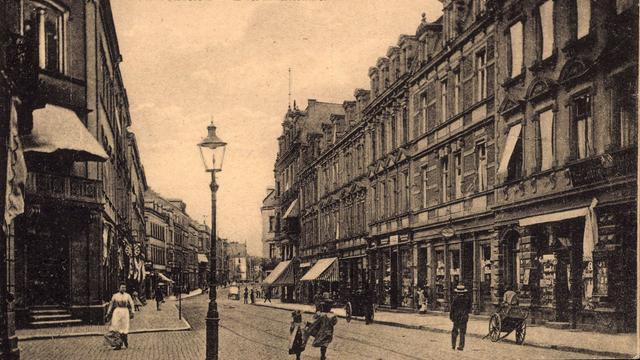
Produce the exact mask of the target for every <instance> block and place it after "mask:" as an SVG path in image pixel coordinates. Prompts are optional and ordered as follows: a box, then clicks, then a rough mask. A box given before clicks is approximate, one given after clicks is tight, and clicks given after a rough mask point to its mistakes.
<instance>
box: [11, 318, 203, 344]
mask: <svg viewBox="0 0 640 360" xmlns="http://www.w3.org/2000/svg"><path fill="white" fill-rule="evenodd" d="M182 322H183V323H184V326H182V327H177V328H155V329H154V328H151V329H137V330H131V331H129V334H147V333H163V332H177V331H191V329H192V328H191V324H189V322H188V321H187V319H185V318H184V317H182ZM104 334H105V333H104V332H97V331H88V332H82V333H68V334H37V335H24V336H18V341H32V340H54V339H65V338H73V337H88V336H104Z"/></svg>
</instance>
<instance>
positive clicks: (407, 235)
mask: <svg viewBox="0 0 640 360" xmlns="http://www.w3.org/2000/svg"><path fill="white" fill-rule="evenodd" d="M398 241H400V242H405V241H409V234H404V235H400V239H399V240H398Z"/></svg>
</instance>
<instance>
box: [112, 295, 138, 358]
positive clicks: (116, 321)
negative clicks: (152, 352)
mask: <svg viewBox="0 0 640 360" xmlns="http://www.w3.org/2000/svg"><path fill="white" fill-rule="evenodd" d="M126 291H127V286H126V285H125V284H124V283H122V284H120V289H119V291H118V292H117V293H115V294H113V296H112V297H111V303H110V304H109V310H108V311H107V315H106V316H105V322H108V321H109V320H110V321H111V325H110V326H109V333H108V334H107V335H109V334H114V333H118V334H119V335H120V340H121V341H122V343H120V342H117V341H116V342H112V343H111V344H112V346H113V349H114V350H120V349H121V348H122V345H124V346H125V347H126V348H129V321H130V319H133V308H134V304H133V299H131V295H129V294H128V293H127V292H126Z"/></svg>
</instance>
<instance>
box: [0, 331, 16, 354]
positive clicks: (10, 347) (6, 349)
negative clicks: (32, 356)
mask: <svg viewBox="0 0 640 360" xmlns="http://www.w3.org/2000/svg"><path fill="white" fill-rule="evenodd" d="M7 343H8V344H4V343H3V340H2V339H0V360H18V359H20V349H19V348H18V338H17V337H16V336H12V337H10V338H9V339H7Z"/></svg>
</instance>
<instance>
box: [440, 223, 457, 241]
mask: <svg viewBox="0 0 640 360" xmlns="http://www.w3.org/2000/svg"><path fill="white" fill-rule="evenodd" d="M455 234H456V231H455V230H454V229H453V228H452V227H451V226H447V227H446V228H444V229H442V230H441V231H440V235H442V236H443V237H445V238H447V239H448V238H452V237H453V236H454V235H455Z"/></svg>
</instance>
